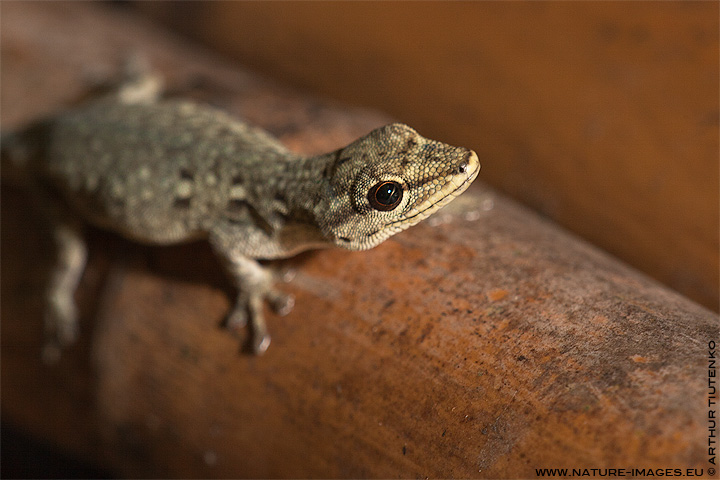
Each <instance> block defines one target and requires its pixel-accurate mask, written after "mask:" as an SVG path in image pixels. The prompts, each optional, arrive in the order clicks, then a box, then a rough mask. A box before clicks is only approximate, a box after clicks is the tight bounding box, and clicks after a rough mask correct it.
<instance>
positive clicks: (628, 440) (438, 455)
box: [0, 2, 718, 478]
mask: <svg viewBox="0 0 720 480" xmlns="http://www.w3.org/2000/svg"><path fill="white" fill-rule="evenodd" d="M1 26H2V35H3V36H2V43H1V48H2V51H1V52H0V53H2V62H3V65H2V66H3V68H2V69H0V75H1V77H0V80H2V83H3V89H2V91H1V92H0V95H2V102H3V106H4V108H3V117H2V127H3V128H8V125H13V124H17V123H20V122H22V121H23V120H28V119H30V118H33V117H34V116H36V115H38V114H39V113H41V112H51V111H53V110H57V109H59V108H61V106H62V105H63V104H64V103H67V102H68V101H70V100H71V99H73V98H75V97H76V96H77V95H79V94H80V93H82V91H83V90H84V89H86V88H87V83H86V79H87V77H86V76H85V75H84V74H83V72H87V71H91V72H92V71H95V72H97V71H100V72H103V71H105V72H106V73H108V74H111V75H112V74H113V73H116V72H117V69H118V68H119V65H120V63H121V60H122V58H123V55H125V54H126V52H127V51H133V50H135V51H140V52H142V53H144V54H145V55H147V56H148V57H149V58H150V60H151V61H152V63H153V64H154V65H157V66H158V68H159V69H160V70H161V71H162V72H163V73H165V74H166V76H167V78H168V82H169V84H170V87H171V89H175V90H179V91H182V92H184V94H191V95H194V96H198V97H200V98H203V99H204V100H206V101H210V102H212V103H215V104H219V105H222V106H224V107H226V108H227V109H228V110H231V111H233V112H234V113H236V114H242V115H245V116H247V117H249V118H252V120H253V121H254V122H255V123H258V124H260V125H263V126H265V127H266V128H268V129H270V130H271V131H273V132H274V133H276V134H278V135H280V137H281V138H283V139H284V141H286V142H287V143H288V144H289V145H292V146H293V147H294V148H296V149H298V150H306V151H313V150H324V149H326V148H327V149H329V148H333V147H335V146H339V145H342V144H343V143H344V142H346V141H347V140H348V139H349V138H353V137H355V136H356V135H360V134H363V133H365V132H366V131H367V130H369V129H370V128H372V126H374V125H375V124H379V123H382V122H385V121H386V120H387V119H386V117H384V116H382V115H379V114H374V113H372V112H367V111H361V110H353V109H347V108H342V107H340V106H338V105H336V104H332V103H328V102H326V101H323V100H319V99H317V98H313V97H309V96H307V95H301V94H298V93H296V92H292V91H290V90H288V89H287V88H283V87H281V86H279V85H276V84H273V83H272V82H270V81H268V80H267V79H262V78H260V77H257V76H256V75H253V74H251V73H249V72H247V71H245V70H243V69H240V68H238V67H236V66H233V65H230V64H227V63H225V62H223V61H222V60H220V59H218V58H217V57H214V56H213V55H212V54H210V53H208V52H206V51H204V50H201V49H198V48H197V47H196V46H193V45H192V44H189V43H186V42H185V41H182V40H180V39H178V38H177V37H175V36H173V35H171V34H168V33H167V32H163V31H161V30H159V29H157V27H154V26H152V25H151V24H148V23H146V22H145V21H143V20H139V19H138V18H137V17H135V16H133V15H130V14H128V13H126V12H122V11H116V10H113V9H109V8H107V5H105V6H103V5H98V4H92V3H80V2H78V3H69V4H66V3H59V2H52V3H50V2H47V3H40V2H37V3H36V2H11V3H8V2H3V4H2V25H1ZM78 32H83V34H82V35H78ZM1 194H2V202H1V205H0V206H1V208H2V216H1V217H0V221H1V222H2V224H1V225H0V227H1V228H2V229H1V232H2V235H1V236H0V240H1V242H2V244H1V245H0V247H1V248H2V253H3V257H2V262H1V263H0V268H1V269H2V271H1V272H0V273H1V274H2V275H1V276H0V280H1V281H0V296H1V297H2V303H1V304H0V306H1V308H2V312H1V313H2V323H1V324H0V328H1V329H2V331H1V333H2V336H1V339H2V350H1V352H0V353H1V360H2V362H1V364H0V368H1V372H0V373H1V378H2V404H1V405H2V421H3V423H4V424H12V425H13V426H14V427H15V428H19V429H22V430H23V431H25V432H28V434H29V435H32V436H33V437H36V438H39V439H43V440H45V441H48V442H50V443H51V444H53V445H56V446H57V448H59V449H62V450H64V451H68V452H71V453H73V454H74V455H77V456H79V457H82V458H85V459H89V460H92V461H94V462H97V463H100V464H101V465H102V466H103V467H104V468H106V469H108V470H110V471H112V472H114V473H115V474H116V475H118V476H121V477H157V478H159V477H174V478H179V477H182V478H190V477H203V478H230V477H232V478H249V477H255V478H271V477H274V478H286V477H293V478H301V477H307V478H321V477H322V478H330V477H333V478H360V477H366V478H381V477H382V478H389V477H403V478H408V477H466V478H471V477H472V478H475V477H483V478H519V477H534V476H535V475H536V473H535V469H536V468H543V467H548V468H555V467H567V468H631V467H637V468H682V469H685V468H698V469H703V471H704V476H707V467H708V466H709V464H708V456H707V440H708V439H707V434H708V430H707V428H708V425H707V406H706V405H707V395H708V390H707V382H708V377H707V375H708V363H707V355H708V342H709V341H711V340H715V341H717V339H718V324H717V317H716V315H715V314H713V313H711V312H710V311H708V310H706V309H704V308H703V307H700V306H698V305H696V304H694V303H692V302H690V301H689V300H687V299H686V298H684V297H681V296H679V295H677V294H676V293H673V292H672V291H670V290H668V289H666V288H665V287H662V286H660V285H659V284H657V283H656V282H654V281H652V280H650V279H648V278H647V277H645V276H643V275H642V274H639V273H638V272H637V271H635V270H632V269H630V268H628V267H626V266H624V265H622V264H620V263H618V262H617V260H615V259H613V258H612V257H610V256H608V255H607V254H605V253H603V252H601V251H599V250H597V249H596V248H594V247H592V246H590V245H588V244H586V243H584V242H583V241H581V240H579V239H578V238H577V237H574V236H572V235H570V234H568V233H567V232H565V231H563V230H561V229H559V228H558V227H557V226H556V225H554V224H552V223H550V222H549V221H547V220H544V219H541V218H539V217H538V216H537V215H535V214H533V213H531V212H530V211H528V210H526V209H524V208H523V207H520V206H518V205H517V204H515V203H513V202H512V201H510V200H508V199H507V198H506V197H504V196H502V195H501V194H499V193H497V192H496V191H494V190H492V189H491V188H490V187H488V186H486V185H485V184H482V183H477V185H474V186H473V188H471V190H469V191H468V192H466V194H464V195H463V197H461V198H460V199H458V200H457V201H456V202H454V203H453V204H452V205H451V206H452V207H453V208H452V209H450V210H446V211H444V213H442V214H440V215H438V216H437V217H436V218H435V221H433V222H430V221H428V222H424V223H423V224H420V225H418V226H416V227H414V228H412V229H410V230H408V231H407V232H404V233H403V234H401V235H398V236H396V237H393V239H391V240H389V241H387V242H386V243H384V244H383V245H382V246H380V247H378V248H376V249H373V250H370V251H367V252H358V253H349V252H344V251H340V250H328V251H322V252H316V253H312V254H307V255H303V256H301V257H300V258H297V259H293V260H292V261H289V262H284V263H283V264H281V265H279V267H282V268H291V269H293V270H294V271H295V272H296V278H295V280H294V281H293V282H292V283H290V284H288V285H287V286H286V287H285V288H286V289H287V290H288V291H290V292H292V293H293V294H295V295H296V297H297V305H296V307H295V310H294V311H293V312H292V313H291V314H290V315H288V316H287V317H282V318H280V317H277V316H272V315H269V316H268V320H269V327H270V329H271V333H272V335H273V343H272V345H271V347H270V349H269V351H268V352H267V354H266V355H265V356H262V357H249V356H242V355H239V354H238V345H239V344H238V341H237V339H235V338H233V337H232V335H230V334H228V333H227V332H225V331H224V330H222V329H221V328H219V323H220V321H221V320H222V318H223V316H224V314H225V312H226V311H227V308H228V307H229V305H230V298H231V297H229V296H228V291H229V285H228V283H227V281H226V280H225V279H224V277H223V275H222V273H221V271H220V268H219V265H218V263H217V261H216V260H215V259H214V258H213V256H212V254H211V251H210V249H209V248H208V247H207V246H206V245H203V244H189V245H182V246H176V247H170V248H151V247H142V246H138V245H135V244H132V243H130V242H127V241H125V240H122V239H120V238H117V237H115V236H113V235H111V234H107V233H104V232H100V231H95V230H91V231H90V232H89V241H90V250H91V253H90V264H89V267H88V270H87V272H86V273H85V275H84V277H83V280H82V284H81V286H80V289H79V291H78V293H77V296H76V298H77V300H78V303H79V305H80V309H81V314H82V322H81V327H82V333H81V338H80V342H79V343H78V345H77V346H75V347H73V348H71V349H69V350H68V351H67V352H65V355H64V356H63V358H62V359H61V361H60V363H59V364H58V365H57V366H55V367H48V366H45V365H43V364H42V363H41V362H40V343H41V337H42V335H41V333H42V325H41V306H40V304H39V302H38V300H39V298H40V296H39V295H40V293H39V292H40V289H41V285H42V278H43V276H44V275H45V274H46V272H47V258H48V255H49V250H48V241H47V238H46V233H45V232H44V231H43V229H42V226H41V225H39V224H38V223H37V221H36V219H35V217H34V216H33V214H32V210H31V209H30V208H29V205H28V200H27V195H26V193H25V192H23V191H22V190H20V189H18V188H14V187H8V186H5V185H3V189H2V192H1Z"/></svg>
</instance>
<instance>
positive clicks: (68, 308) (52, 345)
mask: <svg viewBox="0 0 720 480" xmlns="http://www.w3.org/2000/svg"><path fill="white" fill-rule="evenodd" d="M77 336H78V322H77V309H76V307H75V303H74V302H73V300H72V297H70V296H61V295H57V294H56V295H54V296H53V298H50V299H49V301H48V304H47V310H46V313H45V346H44V347H43V352H42V357H43V360H44V361H45V363H47V364H54V363H57V361H58V360H59V359H60V353H61V352H62V349H63V348H64V347H67V346H68V345H71V344H73V343H75V340H76V339H77Z"/></svg>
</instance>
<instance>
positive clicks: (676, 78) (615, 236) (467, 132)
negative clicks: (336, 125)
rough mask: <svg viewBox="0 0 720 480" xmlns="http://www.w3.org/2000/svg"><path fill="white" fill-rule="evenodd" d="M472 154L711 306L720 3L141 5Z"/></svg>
mask: <svg viewBox="0 0 720 480" xmlns="http://www.w3.org/2000/svg"><path fill="white" fill-rule="evenodd" d="M140 5H141V6H142V7H143V8H145V9H147V10H152V11H154V14H155V16H156V17H157V18H160V19H162V20H164V21H166V22H168V23H172V24H173V25H174V26H176V27H180V28H181V30H182V31H184V32H187V33H190V34H191V35H192V36H194V37H195V38H198V39H202V41H203V42H205V43H207V44H209V45H211V46H213V48H216V49H218V50H220V51H223V52H226V53H229V54H231V55H233V56H235V57H236V58H238V59H240V60H241V61H242V62H243V63H244V64H247V65H250V66H252V67H255V68H258V69H260V70H262V71H264V72H266V73H269V74H272V75H273V76H275V77H277V78H281V79H283V80H285V81H287V82H290V83H293V84H296V85H304V86H306V87H308V88H309V89H311V90H313V91H316V92H320V93H322V94H326V95H331V96H334V97H336V98H339V99H342V100H345V101H349V102H354V103H357V104H361V105H373V106H375V107H377V108H380V109H382V110H384V111H387V112H389V113H391V114H393V115H395V116H396V117H398V118H400V119H401V120H403V121H405V122H406V123H409V124H411V125H415V126H416V127H417V128H419V129H420V130H422V131H424V132H426V133H427V135H429V136H431V137H432V136H435V137H439V138H445V139H446V140H447V141H448V142H451V143H457V144H459V145H467V146H468V147H470V148H473V149H474V150H476V151H477V152H478V154H479V155H480V159H481V160H482V161H483V179H484V180H485V181H487V182H489V183H490V184H492V185H493V186H495V187H497V188H499V189H501V190H503V191H505V192H507V193H509V194H510V195H512V196H513V197H515V198H517V199H520V200H521V201H522V202H524V203H526V204H527V205H529V206H531V207H532V208H533V209H535V210H536V211H539V212H541V213H542V214H544V215H547V216H549V217H550V218H552V219H553V220H555V221H557V222H558V223H560V224H562V225H564V226H566V227H567V228H569V229H570V230H572V231H574V232H576V233H578V234H580V235H581V236H583V237H584V238H586V239H588V240H590V241H591V242H593V243H594V244H596V245H598V246H600V247H601V248H603V249H605V250H607V251H609V252H611V253H613V254H614V255H617V256H618V257H620V258H622V259H623V260H625V261H627V262H629V263H630V264H632V265H634V266H636V267H638V268H639V269H641V270H643V271H645V272H647V273H649V274H650V275H652V276H654V277H655V278H657V279H659V280H661V281H662V282H664V283H666V284H667V285H670V286H671V287H672V288H674V289H676V290H678V291H680V292H682V293H683V294H685V295H687V296H689V297H690V298H693V299H695V300H696V301H699V302H701V303H703V304H704V305H706V306H707V307H709V308H712V309H714V310H716V311H717V310H718V306H719V303H718V292H720V281H719V276H718V272H719V271H720V263H719V253H718V252H719V251H720V241H719V240H718V236H719V233H718V232H720V224H719V220H718V219H719V214H718V206H719V205H720V197H719V195H718V186H719V185H720V182H719V178H718V151H719V150H720V149H719V146H718V118H719V113H718V112H719V108H720V105H719V103H718V102H719V100H718V83H719V82H720V76H719V75H718V56H719V55H720V50H719V48H718V32H719V31H720V25H719V20H718V19H719V18H720V12H719V10H718V8H719V7H718V5H720V4H719V3H718V2H678V1H676V2H604V1H603V2H383V3H378V2H311V3H308V2H213V3H210V4H208V3H205V2H200V3H194V4H188V3H187V2H182V3H168V2H140Z"/></svg>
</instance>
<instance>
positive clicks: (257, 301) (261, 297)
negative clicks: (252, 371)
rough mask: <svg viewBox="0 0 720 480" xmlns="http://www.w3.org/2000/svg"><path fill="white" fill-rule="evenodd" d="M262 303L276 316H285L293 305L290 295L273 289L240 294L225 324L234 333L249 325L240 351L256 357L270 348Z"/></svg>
mask: <svg viewBox="0 0 720 480" xmlns="http://www.w3.org/2000/svg"><path fill="white" fill-rule="evenodd" d="M264 301H267V302H268V304H269V305H270V308H271V309H272V310H273V311H274V312H275V313H277V314H278V315H286V314H287V313H288V312H290V310H292V307H293V305H294V304H295V300H294V298H293V296H292V295H289V294H286V293H283V292H280V291H278V290H275V289H269V290H268V291H265V292H260V293H255V294H251V295H246V294H243V293H242V292H241V293H240V294H239V295H238V298H237V301H236V302H235V306H234V308H233V309H232V311H231V312H230V313H229V314H228V316H227V320H226V322H225V325H226V327H227V328H228V329H230V330H233V331H235V332H238V331H239V330H241V329H243V328H244V327H246V326H248V325H249V327H250V328H249V332H248V333H249V334H248V336H247V340H246V342H245V344H244V345H243V347H242V350H243V351H246V352H250V353H254V354H256V355H260V354H263V353H265V351H266V350H267V348H268V347H269V346H270V334H269V333H268V331H267V326H266V324H265V317H264V315H263V311H262V307H263V302H264Z"/></svg>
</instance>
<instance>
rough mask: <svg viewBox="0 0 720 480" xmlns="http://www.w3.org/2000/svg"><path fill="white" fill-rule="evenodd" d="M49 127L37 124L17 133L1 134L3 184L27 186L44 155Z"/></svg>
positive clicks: (0, 148) (0, 167)
mask: <svg viewBox="0 0 720 480" xmlns="http://www.w3.org/2000/svg"><path fill="white" fill-rule="evenodd" d="M47 135H48V125H47V122H45V121H39V122H35V123H33V124H30V125H28V126H27V127H25V128H22V129H20V130H17V131H9V132H8V131H3V132H0V179H1V180H2V183H4V184H9V185H16V186H27V185H28V184H29V183H30V182H31V178H32V170H33V166H34V164H35V163H36V162H37V161H39V159H40V158H41V157H42V155H43V154H44V151H43V149H44V148H45V146H46V145H47Z"/></svg>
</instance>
